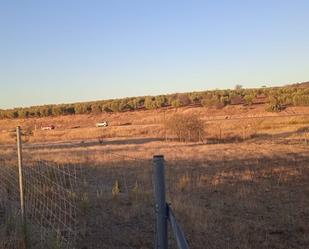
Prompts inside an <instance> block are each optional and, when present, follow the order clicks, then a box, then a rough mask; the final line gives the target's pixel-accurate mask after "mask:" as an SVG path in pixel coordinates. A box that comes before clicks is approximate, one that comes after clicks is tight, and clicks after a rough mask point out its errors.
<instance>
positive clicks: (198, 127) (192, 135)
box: [165, 113, 205, 142]
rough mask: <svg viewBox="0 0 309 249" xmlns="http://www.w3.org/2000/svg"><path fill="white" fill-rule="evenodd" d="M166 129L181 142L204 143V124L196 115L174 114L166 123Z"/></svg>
mask: <svg viewBox="0 0 309 249" xmlns="http://www.w3.org/2000/svg"><path fill="white" fill-rule="evenodd" d="M165 127H166V129H167V131H169V132H170V133H171V134H172V135H173V136H176V137H177V139H179V141H184V142H189V141H202V140H203V137H204V133H205V131H204V122H203V121H202V120H201V118H200V117H199V116H198V115H196V114H180V113H177V114H174V115H173V116H171V117H170V118H168V119H167V121H166V122H165Z"/></svg>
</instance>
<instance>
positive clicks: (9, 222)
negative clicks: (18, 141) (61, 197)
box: [0, 151, 23, 249]
mask: <svg viewBox="0 0 309 249" xmlns="http://www.w3.org/2000/svg"><path fill="white" fill-rule="evenodd" d="M14 158H16V154H15V151H13V152H11V153H6V154H5V155H4V156H2V158H1V159H0V248H1V249H2V248H3V249H4V248H6V249H18V248H19V246H20V245H21V244H22V243H23V241H22V240H21V233H22V227H21V218H20V209H19V207H20V204H19V203H20V202H19V200H20V199H19V187H18V186H19V185H18V184H19V183H18V168H17V166H16V165H17V164H16V161H15V160H14Z"/></svg>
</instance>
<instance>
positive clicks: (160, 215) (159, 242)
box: [153, 155, 168, 249]
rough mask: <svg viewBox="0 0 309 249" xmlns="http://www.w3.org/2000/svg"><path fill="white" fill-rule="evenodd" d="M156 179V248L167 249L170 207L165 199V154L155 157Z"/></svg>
mask: <svg viewBox="0 0 309 249" xmlns="http://www.w3.org/2000/svg"><path fill="white" fill-rule="evenodd" d="M153 163H154V178H155V179H154V180H155V208H156V231H157V233H156V243H155V248H156V249H167V246H168V243H167V241H168V236H167V231H168V230H167V219H168V209H167V204H166V200H165V173H164V156H162V155H157V156H154V157H153Z"/></svg>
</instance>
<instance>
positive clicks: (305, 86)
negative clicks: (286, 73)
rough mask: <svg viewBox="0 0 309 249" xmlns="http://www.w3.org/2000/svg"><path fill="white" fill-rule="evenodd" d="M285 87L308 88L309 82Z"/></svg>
mask: <svg viewBox="0 0 309 249" xmlns="http://www.w3.org/2000/svg"><path fill="white" fill-rule="evenodd" d="M287 87H298V88H309V81H306V82H301V83H294V84H291V85H287Z"/></svg>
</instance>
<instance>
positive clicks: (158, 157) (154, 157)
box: [153, 155, 164, 161]
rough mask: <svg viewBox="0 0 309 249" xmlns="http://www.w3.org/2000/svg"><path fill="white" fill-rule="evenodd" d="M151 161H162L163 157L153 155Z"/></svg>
mask: <svg viewBox="0 0 309 249" xmlns="http://www.w3.org/2000/svg"><path fill="white" fill-rule="evenodd" d="M153 160H154V161H157V160H164V155H154V156H153Z"/></svg>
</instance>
